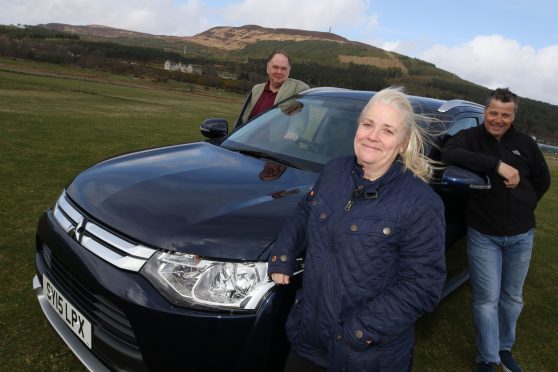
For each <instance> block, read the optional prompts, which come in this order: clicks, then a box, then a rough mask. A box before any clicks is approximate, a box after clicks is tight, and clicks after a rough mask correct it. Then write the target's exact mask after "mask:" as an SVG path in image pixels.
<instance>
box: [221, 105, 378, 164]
mask: <svg viewBox="0 0 558 372" xmlns="http://www.w3.org/2000/svg"><path fill="white" fill-rule="evenodd" d="M366 102H367V101H360V100H353V99H340V98H339V97H336V98H329V97H321V96H313V97H308V96H306V97H305V96H298V97H294V98H291V99H289V100H287V101H284V102H282V103H281V104H279V105H278V106H277V107H275V108H273V109H271V110H269V111H267V112H265V113H264V114H262V115H261V116H259V117H257V118H255V119H254V120H252V121H250V122H249V123H247V124H246V125H245V126H243V127H241V128H240V129H238V130H237V131H235V132H233V133H232V134H231V135H230V136H229V137H228V138H227V139H226V140H225V141H224V142H223V143H222V144H221V146H222V147H224V148H227V149H229V150H232V151H239V152H243V153H246V154H249V155H252V156H256V157H261V158H268V159H273V160H275V161H278V162H281V163H284V164H287V165H290V166H294V167H297V168H301V169H308V170H312V171H316V172H318V171H320V170H321V168H322V167H323V165H324V164H325V163H327V162H328V161H329V160H331V159H333V158H336V157H339V156H345V155H352V154H354V149H353V139H354V136H355V131H356V126H357V120H358V116H359V114H360V112H361V111H362V108H363V107H364V105H365V104H366Z"/></svg>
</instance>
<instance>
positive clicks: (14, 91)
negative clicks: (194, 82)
mask: <svg viewBox="0 0 558 372" xmlns="http://www.w3.org/2000/svg"><path fill="white" fill-rule="evenodd" d="M6 62H12V61H9V60H8V61H6V60H2V59H0V294H1V296H0V361H1V364H0V370H5V371H30V370H36V371H38V370H45V371H46V370H61V371H74V370H83V367H82V366H81V364H80V363H79V361H77V359H76V358H75V357H74V356H73V354H72V353H71V352H70V351H69V349H68V348H67V347H66V346H65V345H64V344H63V343H62V341H61V340H60V339H59V338H58V336H57V334H56V333H55V331H54V330H53V329H52V328H51V327H50V326H49V325H48V324H47V321H46V320H45V318H44V317H43V315H42V313H41V310H40V308H39V306H38V303H37V300H36V298H35V296H34V294H33V290H32V286H31V280H32V278H33V275H34V271H35V268H34V244H35V243H34V241H35V228H36V223H37V220H38V218H39V216H40V215H41V213H42V211H43V210H45V209H47V208H49V207H50V206H51V205H52V204H53V202H54V201H55V200H56V198H57V196H58V195H59V193H60V192H61V191H62V189H63V188H64V187H65V186H66V184H67V183H68V182H69V181H71V179H72V178H73V177H74V176H75V175H76V174H77V173H78V172H79V171H81V170H83V169H84V168H85V167H88V166H90V165H92V164H93V163H95V162H98V161H100V160H103V159H105V158H107V157H109V156H112V155H116V154H120V153H123V152H127V151H132V150H136V149H141V148H148V147H154V146H161V145H166V144H175V143H180V142H190V141H196V140H199V139H201V138H202V136H201V134H200V132H199V125H200V124H201V122H202V121H203V119H205V118H208V117H224V118H226V119H228V120H229V122H231V121H232V120H234V118H235V117H236V114H237V112H238V110H239V109H240V107H241V105H242V102H243V98H244V97H243V96H241V95H231V94H224V93H222V92H215V91H211V92H210V91H206V90H203V89H201V90H199V92H194V93H181V92H178V91H176V90H174V91H165V90H162V89H160V88H161V87H159V86H156V87H153V86H152V87H151V88H149V89H148V88H138V87H130V86H125V85H123V84H130V85H132V84H133V85H138V84H140V85H141V84H145V85H146V86H148V85H150V84H149V83H146V82H138V81H137V80H136V79H131V78H130V79H128V80H126V79H125V78H123V77H121V76H117V77H114V78H113V77H111V76H106V75H98V74H96V73H94V72H92V71H86V70H81V71H80V70H72V71H70V72H69V73H68V75H69V76H72V77H73V78H72V79H63V78H54V77H48V76H36V75H31V74H27V73H12V72H7V70H8V69H14V70H16V69H17V70H18V71H28V72H29V71H30V72H33V73H35V72H37V71H36V70H37V68H40V67H41V66H38V65H37V64H27V63H14V64H10V65H9V66H7V63H6ZM42 70H43V71H42V72H41V73H46V74H50V75H54V74H60V73H64V71H63V70H60V69H59V67H58V66H48V68H47V69H46V70H45V67H44V66H42ZM84 77H86V78H87V79H89V80H100V81H101V80H103V81H104V80H107V81H110V79H113V81H114V82H116V83H118V85H116V84H108V83H98V82H93V81H84V80H79V79H83V78H84ZM78 78H79V79H78ZM174 88H176V87H173V89H174Z"/></svg>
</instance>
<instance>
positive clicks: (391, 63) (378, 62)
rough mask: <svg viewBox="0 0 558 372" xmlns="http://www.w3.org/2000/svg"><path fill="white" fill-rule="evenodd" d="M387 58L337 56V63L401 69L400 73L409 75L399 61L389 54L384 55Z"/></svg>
mask: <svg viewBox="0 0 558 372" xmlns="http://www.w3.org/2000/svg"><path fill="white" fill-rule="evenodd" d="M386 54H387V55H388V58H380V57H359V56H347V55H339V62H340V63H354V64H355V65H368V66H376V67H378V68H386V69H387V68H398V69H401V72H402V73H403V74H405V75H407V74H408V73H409V70H408V69H407V67H405V65H404V64H403V63H401V61H400V60H399V59H397V58H396V57H394V56H393V55H391V54H390V53H386Z"/></svg>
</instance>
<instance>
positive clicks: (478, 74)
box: [417, 35, 558, 105]
mask: <svg viewBox="0 0 558 372" xmlns="http://www.w3.org/2000/svg"><path fill="white" fill-rule="evenodd" d="M417 57H418V58H420V59H423V60H425V61H428V62H432V63H434V64H436V66H437V67H439V68H442V69H444V70H447V71H450V72H453V73H455V74H457V75H459V76H460V77H461V78H463V79H465V80H469V81H472V82H474V83H477V84H480V85H483V86H486V87H488V88H491V89H494V88H496V87H509V88H510V89H511V90H512V91H514V92H516V93H517V94H519V95H520V96H522V97H528V98H532V99H536V100H540V101H544V102H549V103H551V104H554V105H557V104H558V64H557V63H556V61H557V60H558V45H551V46H548V47H545V48H541V49H539V50H536V49H535V48H533V47H532V46H530V45H521V44H520V43H518V42H517V41H516V40H513V39H509V38H506V37H504V36H501V35H487V36H477V37H475V38H474V39H472V40H471V41H469V42H467V43H464V44H461V45H458V46H455V47H447V46H445V45H435V46H433V47H431V48H430V49H428V50H426V51H425V52H423V53H420V54H419V55H417Z"/></svg>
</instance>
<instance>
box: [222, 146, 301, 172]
mask: <svg viewBox="0 0 558 372" xmlns="http://www.w3.org/2000/svg"><path fill="white" fill-rule="evenodd" d="M228 150H231V151H236V152H239V153H241V154H244V155H248V156H252V157H254V158H258V159H268V160H273V161H275V162H277V163H280V164H283V165H287V166H289V167H294V168H297V169H304V170H306V169H308V167H307V166H304V165H302V164H301V163H297V162H293V161H290V160H286V159H283V158H280V157H278V156H275V155H272V154H270V153H268V152H265V151H259V150H250V149H243V148H228Z"/></svg>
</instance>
